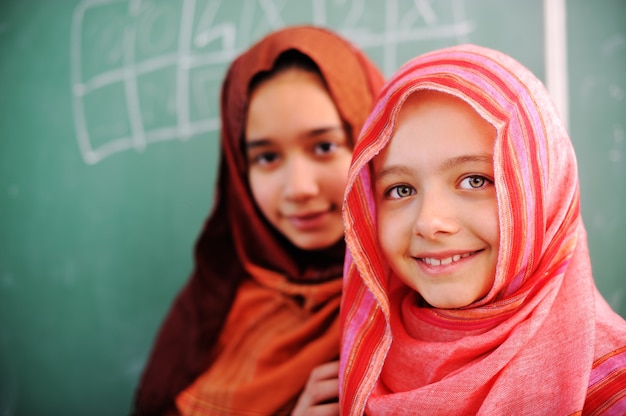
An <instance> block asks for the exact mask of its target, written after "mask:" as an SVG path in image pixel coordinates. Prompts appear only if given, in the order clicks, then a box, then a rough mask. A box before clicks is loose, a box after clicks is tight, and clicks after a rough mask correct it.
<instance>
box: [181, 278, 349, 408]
mask: <svg viewBox="0 0 626 416" xmlns="http://www.w3.org/2000/svg"><path fill="white" fill-rule="evenodd" d="M257 273H258V276H259V277H261V279H258V280H262V281H263V282H262V283H259V282H258V281H246V282H244V283H243V284H242V286H241V287H240V289H239V292H238V294H237V298H236V299H235V303H234V304H233V309H232V312H231V313H230V315H229V317H228V320H227V322H226V325H225V327H224V331H223V332H222V335H221V337H220V341H219V342H218V345H217V350H218V351H219V352H218V359H217V360H216V361H215V362H214V363H213V365H212V366H211V368H210V369H209V370H208V371H207V372H205V373H204V374H203V375H201V376H200V377H199V378H198V379H197V380H196V382H195V383H194V384H193V385H192V386H191V387H189V388H188V389H186V390H185V391H184V392H183V393H181V395H180V396H179V397H178V400H177V403H178V407H179V409H181V410H182V413H183V414H186V415H193V414H202V415H207V414H216V415H218V414H220V415H223V414H237V415H260V414H273V415H274V414H284V413H286V412H287V411H288V410H290V409H291V407H292V406H293V404H294V403H293V401H294V398H296V397H297V395H298V393H299V392H300V390H301V388H302V386H304V384H305V383H306V381H307V379H308V374H307V373H306V371H302V369H312V368H314V367H315V366H316V365H317V364H319V363H320V362H327V361H331V360H333V359H337V352H338V350H339V322H338V320H337V319H336V317H337V310H338V308H339V299H340V298H339V296H338V295H337V294H338V293H339V292H340V290H341V281H340V280H332V281H329V282H326V283H323V284H320V285H315V286H310V285H306V284H305V285H303V284H295V283H290V282H288V281H286V279H285V278H284V276H281V275H278V274H273V273H269V272H265V273H263V271H262V270H258V271H257ZM284 293H289V294H290V295H291V296H292V297H285V296H284ZM268 386H272V388H271V391H268Z"/></svg>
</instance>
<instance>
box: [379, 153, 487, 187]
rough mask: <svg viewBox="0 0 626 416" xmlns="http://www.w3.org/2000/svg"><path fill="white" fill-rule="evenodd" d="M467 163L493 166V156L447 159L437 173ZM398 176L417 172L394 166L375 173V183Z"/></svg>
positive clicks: (407, 167)
mask: <svg viewBox="0 0 626 416" xmlns="http://www.w3.org/2000/svg"><path fill="white" fill-rule="evenodd" d="M466 163H482V164H488V165H493V155H491V154H481V155H462V156H456V157H452V158H450V159H446V160H445V161H444V162H443V163H442V164H441V165H439V167H438V168H437V173H442V172H445V171H447V170H450V169H452V168H454V167H457V166H459V165H463V164H466ZM391 174H396V175H413V174H415V170H414V169H413V168H411V167H410V166H404V165H392V166H389V167H386V168H385V169H382V170H381V171H380V172H375V174H374V181H380V180H381V179H383V178H384V177H385V176H388V175H391Z"/></svg>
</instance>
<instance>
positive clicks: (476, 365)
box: [340, 45, 626, 415]
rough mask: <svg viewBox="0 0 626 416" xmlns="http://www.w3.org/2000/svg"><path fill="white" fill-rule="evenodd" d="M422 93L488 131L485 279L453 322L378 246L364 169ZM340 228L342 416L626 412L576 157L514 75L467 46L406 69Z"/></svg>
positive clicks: (380, 115) (530, 86)
mask: <svg viewBox="0 0 626 416" xmlns="http://www.w3.org/2000/svg"><path fill="white" fill-rule="evenodd" d="M423 89H430V90H437V91H440V92H443V93H448V94H451V95H453V96H456V97H458V98H460V99H462V100H463V101H465V102H467V103H468V104H469V105H471V106H472V107H473V108H474V109H475V110H476V111H477V112H478V113H479V114H480V115H481V116H482V117H483V118H484V119H485V120H487V121H488V122H489V123H491V124H492V125H493V126H494V127H495V128H496V131H497V137H496V139H495V144H494V173H495V181H494V183H495V188H496V195H497V202H498V216H499V224H500V247H499V255H498V265H497V270H496V276H495V281H494V284H493V287H492V288H491V290H490V291H489V293H488V294H487V295H486V297H485V298H483V299H481V300H479V301H476V302H475V303H473V304H471V305H469V306H467V307H465V308H462V309H456V310H444V309H436V308H425V307H419V306H418V303H417V302H416V300H415V299H416V298H415V294H414V292H411V291H410V290H409V289H407V288H406V287H405V286H404V285H403V284H402V283H401V282H400V280H399V279H397V278H396V277H395V276H394V275H393V274H392V273H391V271H390V270H389V267H388V266H387V263H386V261H385V259H384V257H383V255H382V253H381V251H380V249H379V248H378V242H377V232H376V212H375V209H376V207H375V205H374V198H373V193H372V184H371V178H370V161H371V160H372V158H374V157H375V156H376V155H377V154H378V153H379V152H380V151H381V150H382V149H383V148H384V147H385V146H386V145H387V143H388V141H389V139H390V137H391V136H392V134H393V131H394V128H395V123H396V118H397V115H398V112H399V110H400V108H401V107H402V104H403V103H404V101H405V100H406V99H407V97H408V96H409V95H410V94H412V93H413V92H415V91H417V90H423ZM416 151H428V149H418V150H416ZM344 221H345V225H346V241H347V245H348V254H347V259H346V263H345V271H344V273H345V274H344V276H345V277H344V292H343V293H344V294H343V300H342V309H341V318H342V322H343V343H342V354H341V370H340V402H341V410H342V414H344V415H347V414H354V415H359V414H362V413H370V414H376V415H378V414H419V415H435V414H437V415H439V414H446V415H451V414H458V415H468V414H486V415H496V414H497V415H504V414H507V415H510V414H525V415H526V414H551V415H557V414H558V415H569V414H626V371H625V369H626V348H625V346H626V322H624V320H623V319H622V318H621V317H620V316H619V315H617V314H615V313H614V312H613V311H612V310H611V309H610V307H609V306H608V304H607V303H606V302H605V301H604V299H603V298H602V297H601V295H600V294H599V292H598V291H597V289H596V287H595V284H594V282H593V276H592V272H591V265H590V260H589V254H588V249H587V238H586V233H585V229H584V226H583V222H582V218H581V214H580V201H579V185H578V174H577V166H576V157H575V154H574V149H573V146H572V143H571V142H570V139H569V137H568V134H567V132H566V130H565V128H564V126H563V124H562V122H561V121H560V119H559V117H558V114H557V111H556V110H555V108H554V106H553V104H552V102H551V100H550V98H549V96H548V93H547V91H546V90H545V88H544V86H543V84H542V83H541V82H540V81H539V80H538V79H537V78H536V77H535V76H534V75H533V74H532V73H531V72H530V71H528V70H527V69H526V68H525V67H523V66H522V65H521V64H520V63H518V62H517V61H515V60H514V59H512V58H511V57H509V56H507V55H504V54H502V53H500V52H497V51H494V50H490V49H486V48H483V47H479V46H473V45H463V46H457V47H452V48H447V49H442V50H438V51H434V52H431V53H428V54H425V55H422V56H420V57H417V58H415V59H413V60H411V61H409V62H408V63H407V64H405V65H404V66H403V67H402V68H401V69H400V70H399V71H398V72H397V73H396V74H395V75H394V77H393V78H392V79H391V80H390V81H389V82H388V83H387V84H386V86H385V87H384V88H383V90H382V92H381V93H380V95H379V97H378V99H377V102H376V106H375V109H374V111H373V113H372V114H371V115H370V117H369V119H368V121H367V122H366V125H365V126H364V128H363V130H362V132H361V137H360V139H359V141H358V144H357V147H356V149H355V151H354V156H353V162H352V168H351V172H350V181H349V183H348V188H347V190H346V200H345V207H344ZM583 409H584V411H583ZM593 412H597V413H593Z"/></svg>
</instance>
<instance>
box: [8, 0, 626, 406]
mask: <svg viewBox="0 0 626 416" xmlns="http://www.w3.org/2000/svg"><path fill="white" fill-rule="evenodd" d="M567 5H568V19H571V21H570V20H568V32H567V38H568V42H569V45H570V46H569V49H568V52H569V53H568V57H569V65H568V67H569V68H570V73H569V79H570V109H571V117H570V119H571V122H570V125H571V130H572V137H573V139H574V141H575V146H576V147H577V150H578V152H579V159H580V171H581V176H582V178H583V180H582V188H583V189H582V190H583V215H584V217H585V220H586V223H587V226H588V228H589V237H590V244H591V252H592V259H593V262H594V269H595V271H596V276H597V280H598V285H599V287H600V288H601V289H602V291H603V293H605V295H606V296H607V299H609V301H610V302H611V303H612V305H613V306H614V307H615V308H616V309H617V310H618V311H619V312H620V313H621V314H622V315H626V302H625V301H624V300H623V297H624V289H625V288H626V283H624V280H623V278H622V277H621V276H622V270H624V268H625V266H626V264H625V262H626V255H625V254H626V249H625V247H626V220H625V219H624V215H623V214H622V213H623V212H626V186H625V185H624V179H626V165H625V163H626V161H625V159H626V149H625V146H626V144H625V143H624V120H626V117H624V116H625V115H626V110H625V109H626V104H625V101H624V89H625V88H626V85H625V83H624V75H623V74H626V40H625V37H624V36H625V32H624V31H625V27H624V24H623V19H622V17H623V16H624V15H626V13H625V12H626V9H625V7H624V3H623V2H621V1H620V0H613V1H609V0H598V1H595V2H589V1H585V0H576V1H571V2H569V1H568V2H567ZM305 22H306V23H316V24H320V25H324V26H328V27H331V28H334V29H336V30H338V31H340V32H341V33H343V34H344V35H345V36H346V37H348V38H350V39H351V40H353V41H354V42H355V43H356V44H358V45H359V46H361V47H362V48H363V49H364V50H365V52H366V53H367V54H368V55H369V56H371V57H372V58H373V59H374V60H375V61H376V62H377V63H378V64H379V65H380V67H381V68H382V69H383V70H384V72H385V73H386V74H387V75H390V74H391V73H392V72H393V71H394V70H395V69H397V68H398V66H399V65H400V64H402V63H404V62H405V61H406V60H407V59H409V58H410V57H413V56H415V55H417V54H420V53H422V52H425V51H427V50H430V49H432V48H436V47H442V46H447V45H452V44H458V43H465V42H473V43H478V44H483V45H486V46H491V47H494V48H497V49H500V50H503V51H504V52H507V53H509V54H511V55H512V56H514V57H516V58H517V59H518V60H520V61H521V62H523V63H524V64H526V65H527V66H528V67H529V68H530V69H531V70H533V71H534V72H535V73H536V74H537V75H538V76H539V77H540V78H542V79H543V78H544V76H545V67H546V62H545V61H546V60H545V58H544V46H543V45H544V42H545V37H544V31H543V2H542V1H541V0H530V1H529V0H527V1H523V2H521V1H517V0H510V1H502V0H437V1H429V0H423V1H414V0H389V1H384V2H383V1H380V0H345V1H336V0H321V1H320V0H240V1H238V0H232V1H230V0H229V1H216V0H193V1H192V0H160V1H157V0H91V1H88V0H84V1H80V0H54V1H52V0H21V1H18V0H3V1H0V415H2V416H8V415H28V416H31V415H51V414H55V415H56V414H64V415H86V414H89V415H119V414H126V413H128V410H129V408H130V401H131V397H132V395H133V389H134V388H135V385H136V382H137V379H138V377H139V375H140V372H141V370H142V368H143V365H144V363H145V360H146V356H147V353H148V351H149V349H150V346H151V343H152V340H153V337H154V335H155V331H156V329H157V327H158V325H159V323H160V322H161V320H162V318H163V316H164V314H165V312H166V310H167V309H168V307H169V305H170V302H171V301H172V299H173V297H174V295H175V294H176V292H177V291H178V289H179V288H180V287H181V285H182V284H183V282H184V281H185V280H186V278H187V276H188V275H189V273H190V271H191V267H192V247H193V244H194V241H195V238H196V236H197V234H198V232H199V230H200V228H201V226H202V223H203V221H204V219H205V217H206V215H207V214H208V212H209V211H210V209H211V203H212V198H213V187H214V181H215V174H216V169H217V166H216V160H217V152H218V133H217V132H218V129H219V121H218V91H219V88H220V82H221V79H222V77H223V75H224V71H225V69H226V67H227V65H228V63H229V62H230V61H231V60H232V59H233V57H234V56H236V54H237V53H238V52H239V51H241V50H242V49H244V48H246V47H247V46H248V45H249V44H250V43H251V42H253V41H254V40H256V39H258V38H259V37H260V36H262V35H264V34H266V33H267V32H268V31H270V30H272V29H275V28H279V27H282V26H285V25H288V24H295V23H305Z"/></svg>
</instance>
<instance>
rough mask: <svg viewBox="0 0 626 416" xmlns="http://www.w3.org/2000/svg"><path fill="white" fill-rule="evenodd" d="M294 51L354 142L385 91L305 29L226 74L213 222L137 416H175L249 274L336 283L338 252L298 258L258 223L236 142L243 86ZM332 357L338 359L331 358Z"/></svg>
mask: <svg viewBox="0 0 626 416" xmlns="http://www.w3.org/2000/svg"><path fill="white" fill-rule="evenodd" d="M290 49H297V50H299V51H300V52H302V53H304V54H305V55H307V56H309V57H310V58H311V59H312V60H313V61H315V63H316V64H317V65H318V66H319V68H320V70H321V72H322V75H323V77H324V79H325V81H326V83H327V85H328V88H329V91H330V94H331V96H332V98H333V99H334V101H335V103H336V105H337V108H338V110H339V113H340V115H341V117H342V119H343V120H344V121H345V122H346V123H347V124H348V125H349V126H350V127H351V129H352V134H353V135H354V136H355V137H356V135H357V134H358V132H359V131H360V128H361V126H362V124H363V122H364V120H365V118H366V116H367V114H368V111H369V110H370V106H371V103H372V102H373V98H374V95H375V93H376V92H377V91H378V89H379V87H380V86H381V85H382V76H381V75H380V73H379V72H378V70H377V69H376V67H375V66H374V65H373V64H372V63H371V62H370V61H369V60H368V59H367V58H366V57H365V55H363V54H362V53H361V52H359V51H358V50H357V49H356V48H355V47H353V46H352V45H351V44H350V43H348V42H346V41H345V40H344V39H342V38H340V37H338V36H337V35H336V34H333V33H332V32H330V31H327V30H324V29H321V28H314V27H308V26H300V27H290V28H285V29H283V30H279V31H277V32H275V33H272V34H269V35H268V36H266V37H265V38H264V39H262V40H260V41H259V42H258V43H256V44H255V45H253V46H251V47H250V48H249V49H248V50H247V51H245V52H244V53H243V54H242V55H240V56H239V57H238V58H237V59H236V60H235V61H234V62H233V63H232V65H231V66H230V68H229V70H228V73H227V75H226V78H225V80H224V83H223V86H222V93H221V121H222V130H221V145H222V150H223V152H222V154H221V157H220V166H219V177H218V183H217V187H216V191H215V205H214V208H213V212H212V213H211V215H210V216H209V218H208V219H207V221H206V223H205V226H204V229H203V230H202V233H201V234H200V237H199V239H198V241H197V243H196V247H195V268H194V270H193V273H192V275H191V277H190V279H189V281H188V282H187V284H186V285H185V287H184V288H183V289H182V291H181V292H180V293H179V295H178V296H177V298H176V300H175V302H174V304H173V305H172V307H171V309H170V311H169V313H168V315H167V317H166V318H165V321H164V323H163V324H162V327H161V329H160V331H159V334H158V337H157V339H156V342H155V345H154V347H153V350H152V353H151V355H150V358H149V360H148V363H147V365H146V368H145V370H144V373H143V375H142V378H141V381H140V384H139V387H138V391H137V394H136V397H135V403H134V409H133V412H134V414H137V415H139V414H142V415H147V414H164V413H167V412H174V411H175V405H174V399H175V397H176V396H177V395H178V394H179V393H180V392H181V391H182V390H183V389H185V388H186V387H188V386H189V385H190V384H191V383H192V382H193V381H194V380H195V379H196V378H197V377H198V376H199V375H200V374H202V373H203V372H204V371H206V370H207V369H208V368H209V367H210V366H211V363H212V362H213V360H214V359H215V354H214V353H212V351H213V349H214V346H215V344H216V342H217V340H218V338H219V336H220V332H221V330H222V327H223V325H224V322H225V320H226V319H227V316H228V314H229V311H230V308H231V304H232V303H233V300H234V299H235V296H236V294H237V290H238V287H239V285H240V283H241V282H242V281H244V280H247V279H250V272H249V270H250V267H258V268H262V269H264V270H267V271H270V272H273V273H278V274H280V275H282V276H285V277H286V279H287V280H288V281H290V282H296V283H297V282H299V283H306V284H317V283H318V282H319V283H323V282H327V281H329V280H330V279H337V278H339V277H340V276H341V267H342V262H343V254H344V243H343V241H339V242H338V243H337V244H336V245H335V246H334V247H332V248H330V249H327V250H324V251H321V252H303V251H301V250H298V249H296V248H295V247H294V246H292V245H291V244H290V243H289V242H287V241H286V240H285V239H284V238H283V237H282V236H280V235H278V234H277V233H276V232H275V231H274V230H273V228H271V227H270V226H269V225H268V223H267V222H266V221H265V220H264V219H263V218H262V216H261V214H260V213H259V211H258V210H257V208H256V206H255V204H254V202H253V199H252V196H251V194H250V191H249V188H248V183H247V170H246V169H247V167H246V160H245V157H244V154H243V152H242V151H241V139H242V137H243V131H244V120H245V114H246V109H247V105H248V97H247V89H248V85H249V83H250V80H251V79H252V78H253V77H254V76H255V75H256V74H257V73H258V72H260V71H263V70H269V69H271V67H272V65H273V63H274V61H275V60H276V58H277V57H278V56H279V55H280V54H281V53H282V52H284V51H287V50H290ZM334 355H336V352H335V353H334Z"/></svg>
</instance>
